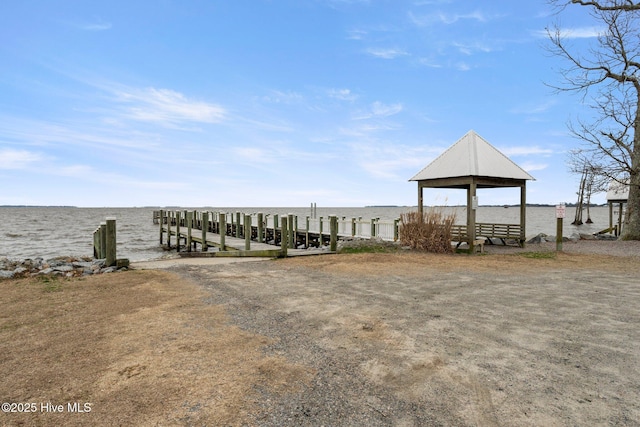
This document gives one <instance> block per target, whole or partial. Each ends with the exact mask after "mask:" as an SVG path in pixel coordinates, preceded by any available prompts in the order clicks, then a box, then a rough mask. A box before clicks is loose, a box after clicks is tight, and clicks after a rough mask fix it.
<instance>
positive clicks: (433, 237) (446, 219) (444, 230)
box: [400, 208, 456, 253]
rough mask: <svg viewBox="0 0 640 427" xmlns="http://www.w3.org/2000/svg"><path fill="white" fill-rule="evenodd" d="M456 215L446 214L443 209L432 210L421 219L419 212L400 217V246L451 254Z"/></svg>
mask: <svg viewBox="0 0 640 427" xmlns="http://www.w3.org/2000/svg"><path fill="white" fill-rule="evenodd" d="M455 220H456V215H455V213H452V214H445V213H444V212H443V211H442V209H437V208H431V209H429V210H427V211H426V212H424V214H423V217H422V218H420V213H419V212H408V213H405V214H402V215H401V216H400V225H401V227H400V244H402V245H403V246H409V247H410V248H411V249H418V250H423V251H427V252H435V253H451V252H453V248H452V246H451V228H452V226H453V224H454V223H455Z"/></svg>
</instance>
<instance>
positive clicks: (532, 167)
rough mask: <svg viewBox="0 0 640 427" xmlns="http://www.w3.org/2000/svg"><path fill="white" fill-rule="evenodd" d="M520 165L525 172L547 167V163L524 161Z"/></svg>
mask: <svg viewBox="0 0 640 427" xmlns="http://www.w3.org/2000/svg"><path fill="white" fill-rule="evenodd" d="M520 167H521V168H522V169H524V170H526V171H527V172H533V171H541V170H544V169H547V168H548V167H549V165H548V164H547V163H530V162H525V163H522V164H521V165H520Z"/></svg>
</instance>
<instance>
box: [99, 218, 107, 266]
mask: <svg viewBox="0 0 640 427" xmlns="http://www.w3.org/2000/svg"><path fill="white" fill-rule="evenodd" d="M106 253H107V223H106V222H101V223H100V259H103V258H104V257H105V256H106Z"/></svg>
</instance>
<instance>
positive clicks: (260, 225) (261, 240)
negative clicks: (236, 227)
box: [258, 212, 264, 243]
mask: <svg viewBox="0 0 640 427" xmlns="http://www.w3.org/2000/svg"><path fill="white" fill-rule="evenodd" d="M258 243H264V215H263V213H262V212H258Z"/></svg>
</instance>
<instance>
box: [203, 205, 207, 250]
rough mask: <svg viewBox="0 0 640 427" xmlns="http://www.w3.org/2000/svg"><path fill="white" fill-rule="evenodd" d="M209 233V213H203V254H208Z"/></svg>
mask: <svg viewBox="0 0 640 427" xmlns="http://www.w3.org/2000/svg"><path fill="white" fill-rule="evenodd" d="M207 231H209V212H207V211H204V212H202V252H207V250H209V247H208V246H207Z"/></svg>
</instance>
